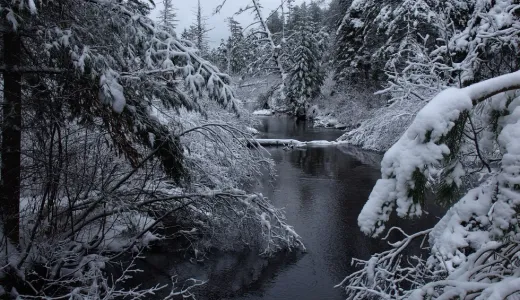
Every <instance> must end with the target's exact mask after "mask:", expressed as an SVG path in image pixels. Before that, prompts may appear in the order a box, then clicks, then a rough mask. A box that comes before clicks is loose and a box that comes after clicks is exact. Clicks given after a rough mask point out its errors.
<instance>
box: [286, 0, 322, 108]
mask: <svg viewBox="0 0 520 300" xmlns="http://www.w3.org/2000/svg"><path fill="white" fill-rule="evenodd" d="M295 17H296V18H297V19H298V20H299V21H298V23H297V24H296V29H295V33H294V35H295V39H294V42H295V45H296V48H295V49H294V51H293V52H292V53H291V57H293V60H292V68H291V72H290V77H289V84H288V96H289V101H290V102H291V104H292V105H293V107H294V108H295V111H297V113H298V114H299V115H301V112H302V110H303V111H304V110H305V107H306V105H307V104H308V103H309V101H310V100H312V99H314V98H315V97H316V96H318V95H319V93H320V89H321V85H322V84H323V80H324V72H323V71H322V70H321V54H320V48H319V46H320V44H321V43H320V40H319V33H318V32H316V31H315V24H314V23H313V22H312V21H311V18H310V16H309V15H308V13H307V6H306V5H305V3H304V4H303V5H302V6H301V7H300V8H299V10H298V15H297V16H295Z"/></svg>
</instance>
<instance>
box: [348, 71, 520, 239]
mask: <svg viewBox="0 0 520 300" xmlns="http://www.w3.org/2000/svg"><path fill="white" fill-rule="evenodd" d="M519 83H520V72H515V73H511V74H507V75H503V76H500V77H497V78H494V79H490V80H488V81H484V82H481V83H477V84H474V85H472V86H469V87H466V88H463V89H455V88H451V89H448V90H445V91H443V92H441V93H440V94H439V95H437V96H436V97H434V98H433V99H432V100H431V101H430V102H429V103H428V104H427V105H426V106H425V107H424V108H423V109H422V110H421V111H420V112H419V113H418V114H417V116H416V118H415V121H414V122H413V123H412V125H411V126H410V127H409V128H408V130H407V131H406V132H405V134H404V135H403V136H402V137H401V138H400V139H399V141H398V142H397V143H396V144H395V145H394V146H392V147H391V148H390V150H388V152H387V153H386V154H385V156H384V159H383V161H382V163H381V165H382V167H381V173H382V176H383V178H382V179H380V180H378V181H377V183H376V185H375V187H374V189H373V191H372V193H371V194H370V197H369V200H368V202H367V203H366V204H365V206H364V208H363V210H362V211H361V213H360V215H359V218H358V224H359V226H360V227H361V230H362V231H363V232H365V233H366V234H370V235H373V236H377V235H379V234H381V233H382V232H383V230H384V223H385V222H386V221H387V220H388V219H389V217H390V213H391V212H392V210H393V209H396V211H397V214H398V216H400V217H406V216H412V217H413V216H420V215H421V214H422V208H421V205H422V203H421V201H422V199H423V197H424V192H425V185H426V181H427V178H428V177H430V176H431V174H434V173H437V170H438V169H439V168H442V166H443V163H444V162H445V159H446V158H447V156H449V155H450V154H452V153H451V151H457V150H456V149H450V147H449V146H448V145H447V136H448V135H449V134H450V132H451V131H452V130H456V129H457V124H456V123H457V122H459V121H460V120H459V119H460V118H461V116H462V114H463V113H464V112H466V111H469V110H471V109H472V107H473V103H474V102H478V101H482V100H483V99H485V98H488V97H491V96H493V95H496V94H498V93H501V92H504V91H507V90H514V89H517V88H518V86H519ZM513 114H514V113H513ZM459 126H460V125H459ZM508 126H513V125H508ZM506 128H508V127H507V126H506V127H505V128H504V131H503V133H502V134H501V139H500V140H499V142H500V144H501V145H502V147H505V150H506V151H507V150H508V149H507V147H511V146H512V145H511V144H510V143H511V141H512V140H513V139H512V138H510V137H509V136H514V133H513V132H514V131H512V130H511V131H510V130H505V129H506ZM510 128H512V127H510ZM506 134H507V135H506ZM513 150H514V148H512V149H511V150H510V151H513ZM507 153H508V152H505V155H504V159H505V158H506V157H509V156H510V155H513V154H507ZM463 174H464V171H463V170H460V172H458V176H462V175H463ZM455 181H456V180H455Z"/></svg>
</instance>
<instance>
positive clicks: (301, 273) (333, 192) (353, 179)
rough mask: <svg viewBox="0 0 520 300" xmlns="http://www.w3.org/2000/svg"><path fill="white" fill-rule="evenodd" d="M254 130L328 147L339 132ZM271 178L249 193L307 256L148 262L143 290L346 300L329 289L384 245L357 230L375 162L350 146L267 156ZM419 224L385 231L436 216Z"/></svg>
mask: <svg viewBox="0 0 520 300" xmlns="http://www.w3.org/2000/svg"><path fill="white" fill-rule="evenodd" d="M260 120H261V125H259V126H258V127H257V128H258V129H259V130H260V131H261V132H263V133H262V135H261V137H263V138H292V139H297V140H300V141H309V140H334V139H336V138H337V137H339V136H340V135H341V134H342V132H341V131H338V130H331V129H317V128H312V127H311V126H310V124H307V123H305V122H299V123H296V122H295V120H294V119H292V118H289V117H261V118H260ZM268 150H269V152H270V154H271V157H272V159H273V160H274V161H275V163H276V170H277V177H276V178H275V180H274V181H273V180H270V178H269V177H267V176H266V177H265V178H263V179H262V180H261V183H260V184H259V185H258V186H256V187H254V189H255V190H256V191H258V192H262V193H263V194H264V195H265V196H267V197H268V198H269V199H271V201H272V202H273V203H274V205H275V206H276V207H283V208H285V212H286V215H287V221H288V223H289V224H291V225H293V226H294V228H295V230H296V232H298V233H299V234H300V235H301V237H302V238H303V241H304V243H305V246H306V247H307V250H308V252H307V253H305V254H298V253H292V254H288V255H286V254H283V255H279V256H277V257H275V258H274V259H271V260H265V259H260V258H259V257H258V256H257V255H256V254H255V253H243V254H227V255H219V257H218V258H214V259H209V260H208V261H207V262H204V263H203V264H202V265H201V264H197V265H194V264H191V263H186V262H185V263H178V262H175V261H172V260H170V259H169V258H168V257H167V256H165V255H155V256H151V257H150V258H149V259H148V264H150V265H151V266H152V267H153V268H155V269H156V270H157V272H155V274H154V275H150V276H149V277H147V281H150V282H155V283H157V282H166V281H165V280H166V278H167V275H173V274H176V273H179V274H191V276H193V277H196V278H199V279H203V280H208V283H207V284H206V285H205V286H204V287H203V288H201V289H200V290H199V291H198V292H197V294H198V299H299V300H303V299H345V297H344V293H343V291H342V290H341V289H334V285H335V284H337V283H339V282H340V281H341V280H342V279H343V278H344V277H345V276H346V275H348V274H349V273H350V272H352V271H353V270H354V269H353V267H352V266H351V264H350V262H351V259H352V258H353V257H356V258H368V257H370V254H371V253H374V252H378V251H381V250H383V249H384V248H386V243H384V242H382V241H380V240H377V239H371V238H368V237H366V236H365V235H363V234H362V233H361V231H360V230H359V228H358V226H357V216H358V214H359V212H360V211H361V209H362V207H363V205H364V203H365V201H366V199H367V198H368V195H369V194H370V191H371V189H372V187H373V186H374V184H375V182H376V180H377V179H378V178H379V177H380V172H379V162H380V160H381V158H382V156H381V155H379V154H376V153H371V152H365V151H361V150H359V149H357V148H353V147H349V146H338V147H315V148H307V149H301V150H300V149H298V150H291V151H285V150H283V149H282V148H269V149H268ZM426 209H427V210H430V212H431V213H430V214H428V215H427V216H426V217H425V218H422V219H420V220H393V221H391V222H390V223H393V224H389V225H390V226H391V225H397V224H399V226H401V227H402V228H403V229H404V230H405V231H408V232H413V231H418V230H421V229H426V228H429V227H431V226H432V225H433V224H434V222H435V221H436V220H437V218H436V217H435V215H438V212H439V211H438V208H436V207H432V208H428V207H427V208H426Z"/></svg>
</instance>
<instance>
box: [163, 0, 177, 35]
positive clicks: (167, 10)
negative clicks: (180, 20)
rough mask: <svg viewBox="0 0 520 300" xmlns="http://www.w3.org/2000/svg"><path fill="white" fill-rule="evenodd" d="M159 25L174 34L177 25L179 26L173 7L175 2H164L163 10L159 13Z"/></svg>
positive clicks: (167, 0)
mask: <svg viewBox="0 0 520 300" xmlns="http://www.w3.org/2000/svg"><path fill="white" fill-rule="evenodd" d="M159 24H160V25H161V26H163V28H165V30H168V31H169V32H170V33H173V30H174V28H175V25H176V24H177V13H176V12H175V7H174V6H173V0H163V9H162V10H161V11H160V12H159Z"/></svg>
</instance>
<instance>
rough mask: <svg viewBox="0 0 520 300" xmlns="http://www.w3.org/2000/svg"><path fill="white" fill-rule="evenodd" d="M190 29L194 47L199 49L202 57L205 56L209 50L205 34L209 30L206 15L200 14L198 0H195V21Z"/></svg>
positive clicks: (200, 8)
mask: <svg viewBox="0 0 520 300" xmlns="http://www.w3.org/2000/svg"><path fill="white" fill-rule="evenodd" d="M190 31H191V32H192V35H193V40H192V42H193V43H195V47H197V49H199V51H200V54H201V56H202V57H205V56H207V54H208V52H209V45H208V37H207V34H208V32H209V29H208V26H207V24H206V17H204V15H203V14H202V6H201V5H200V0H198V2H197V10H196V12H195V22H194V24H193V25H192V26H191V27H190Z"/></svg>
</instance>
